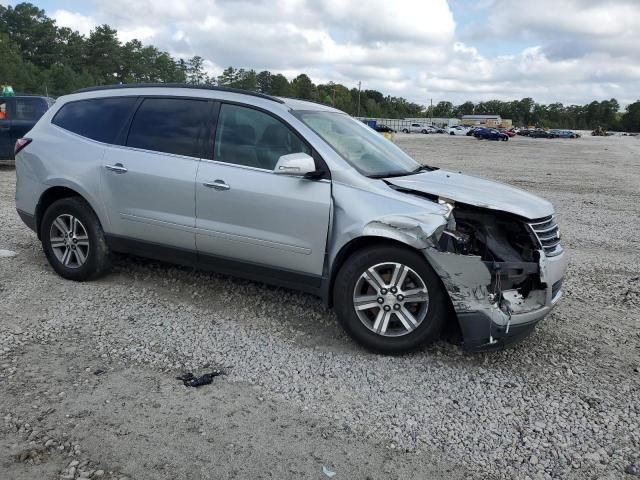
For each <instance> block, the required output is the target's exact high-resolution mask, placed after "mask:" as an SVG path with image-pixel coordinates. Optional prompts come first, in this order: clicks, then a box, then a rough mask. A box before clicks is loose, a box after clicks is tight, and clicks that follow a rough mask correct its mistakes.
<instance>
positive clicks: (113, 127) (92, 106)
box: [52, 97, 137, 143]
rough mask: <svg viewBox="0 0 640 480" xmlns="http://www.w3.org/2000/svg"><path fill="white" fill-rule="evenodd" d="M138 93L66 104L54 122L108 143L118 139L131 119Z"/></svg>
mask: <svg viewBox="0 0 640 480" xmlns="http://www.w3.org/2000/svg"><path fill="white" fill-rule="evenodd" d="M136 102H137V97H114V98H96V99H91V100H79V101H77V102H70V103H67V104H66V105H63V106H62V108H61V109H60V111H59V112H58V113H56V115H55V117H53V120H52V122H53V124H54V125H57V126H59V127H62V128H64V129H65V130H69V131H70V132H73V133H76V134H78V135H82V136H83V137H87V138H90V139H92V140H97V141H99V142H104V143H115V141H116V138H117V136H118V133H119V132H120V130H121V129H122V128H123V126H124V125H125V124H126V123H127V122H128V121H129V118H130V116H131V113H132V112H133V109H134V107H135V104H136Z"/></svg>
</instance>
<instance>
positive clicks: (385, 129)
mask: <svg viewBox="0 0 640 480" xmlns="http://www.w3.org/2000/svg"><path fill="white" fill-rule="evenodd" d="M375 131H376V132H380V133H395V130H394V129H393V128H391V127H388V126H387V125H384V124H382V123H381V124H378V125H376V126H375Z"/></svg>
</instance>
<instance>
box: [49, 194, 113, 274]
mask: <svg viewBox="0 0 640 480" xmlns="http://www.w3.org/2000/svg"><path fill="white" fill-rule="evenodd" d="M73 219H75V221H74V220H73ZM72 230H73V233H72V235H73V236H72V237H66V236H65V232H66V234H67V235H68V234H69V232H71V231H72ZM40 237H41V239H42V249H43V250H44V254H45V255H46V257H47V260H49V264H50V265H51V267H52V268H53V269H54V270H55V271H56V273H57V274H58V275H60V276H61V277H63V278H66V279H68V280H75V281H78V282H82V281H85V280H89V279H92V278H96V277H99V276H100V275H102V274H104V273H105V272H106V271H107V270H108V269H109V267H110V265H111V262H110V254H109V247H107V243H106V241H105V238H104V232H103V230H102V226H101V225H100V221H99V220H98V217H97V216H96V214H95V212H94V211H93V210H92V208H91V207H90V206H89V204H88V203H87V202H86V201H85V200H84V199H82V198H80V197H68V198H62V199H60V200H57V201H56V202H54V203H52V204H51V205H50V206H49V208H47V210H46V211H45V213H44V215H43V217H42V223H41V224H40ZM52 239H53V240H52Z"/></svg>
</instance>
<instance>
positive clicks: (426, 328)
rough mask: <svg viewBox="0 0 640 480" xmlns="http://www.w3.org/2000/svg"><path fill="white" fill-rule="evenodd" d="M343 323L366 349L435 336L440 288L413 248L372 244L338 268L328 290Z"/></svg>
mask: <svg viewBox="0 0 640 480" xmlns="http://www.w3.org/2000/svg"><path fill="white" fill-rule="evenodd" d="M333 295H334V305H335V311H336V314H337V315H338V318H339V320H340V322H341V323H342V325H343V327H344V328H345V330H346V331H347V333H349V335H350V336H351V337H352V338H353V339H354V340H356V341H357V342H358V343H360V344H361V345H363V346H364V347H366V348H368V349H369V350H372V351H375V352H380V353H387V354H395V353H402V352H407V351H410V350H414V349H416V348H418V347H421V346H422V345H425V344H427V343H430V342H433V341H434V340H436V339H437V338H438V336H439V334H440V331H441V330H442V326H443V324H444V315H445V312H446V302H445V299H446V297H445V293H444V291H443V289H442V287H441V285H440V281H439V279H438V277H437V275H436V274H435V273H434V272H433V270H432V269H431V267H430V266H429V264H428V263H427V261H426V260H425V259H424V258H423V257H422V256H420V255H419V254H418V253H417V252H413V251H411V250H408V249H403V248H398V247H387V246H384V247H372V248H367V249H365V250H362V251H360V252H357V253H355V254H354V255H353V256H351V257H350V258H349V259H348V260H347V261H346V262H345V264H344V265H343V266H342V268H341V269H340V272H339V273H338V276H337V278H336V282H335V285H334V290H333Z"/></svg>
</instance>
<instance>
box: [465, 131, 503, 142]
mask: <svg viewBox="0 0 640 480" xmlns="http://www.w3.org/2000/svg"><path fill="white" fill-rule="evenodd" d="M473 136H474V137H476V138H477V139H478V140H502V141H504V142H506V141H507V140H509V135H507V134H506V133H503V132H501V131H499V130H496V129H495V128H478V129H476V131H475V132H474V134H473Z"/></svg>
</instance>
